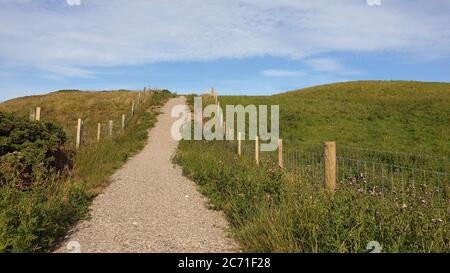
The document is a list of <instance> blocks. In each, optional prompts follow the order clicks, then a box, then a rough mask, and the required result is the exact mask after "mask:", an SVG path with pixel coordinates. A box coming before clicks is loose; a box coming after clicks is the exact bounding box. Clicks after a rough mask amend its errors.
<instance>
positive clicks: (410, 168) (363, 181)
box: [226, 140, 450, 208]
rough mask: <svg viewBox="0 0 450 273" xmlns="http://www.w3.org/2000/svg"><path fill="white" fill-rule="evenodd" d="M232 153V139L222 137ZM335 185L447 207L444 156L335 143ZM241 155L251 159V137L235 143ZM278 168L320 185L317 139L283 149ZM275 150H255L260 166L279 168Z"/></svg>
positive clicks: (449, 198)
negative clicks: (336, 144) (281, 161)
mask: <svg viewBox="0 0 450 273" xmlns="http://www.w3.org/2000/svg"><path fill="white" fill-rule="evenodd" d="M226 143H227V145H226V146H227V147H228V148H229V149H232V150H233V151H235V152H236V153H237V152H238V145H239V144H238V141H237V140H233V141H226ZM337 147H338V148H337V152H336V180H337V188H338V190H340V189H346V190H348V189H350V190H355V191H357V192H360V193H362V194H370V195H374V196H380V197H386V198H391V199H392V200H393V201H395V202H397V203H398V204H399V206H406V204H412V203H420V204H423V205H427V206H430V207H432V208H449V205H450V188H449V185H450V183H449V182H450V172H448V171H447V170H449V169H448V160H447V159H448V158H446V157H434V156H427V155H415V154H406V153H395V152H390V151H384V152H383V151H381V150H370V149H362V148H355V147H347V146H341V147H339V145H338V146H337ZM241 153H242V156H243V157H252V158H255V156H256V151H255V141H251V140H246V141H241ZM282 160H283V169H284V171H285V172H288V173H289V174H291V175H294V177H297V178H298V179H302V180H306V181H309V182H311V183H314V184H315V185H317V186H318V187H319V186H322V185H323V183H324V177H325V166H324V148H323V144H321V143H306V142H304V143H300V144H299V143H296V144H295V146H294V145H292V144H291V145H289V144H288V145H285V146H284V147H283V154H282ZM279 163H280V162H279V155H278V151H272V152H260V153H259V164H260V167H261V168H268V167H269V168H273V167H278V166H279Z"/></svg>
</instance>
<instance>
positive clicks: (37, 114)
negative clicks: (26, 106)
mask: <svg viewBox="0 0 450 273" xmlns="http://www.w3.org/2000/svg"><path fill="white" fill-rule="evenodd" d="M35 119H36V121H40V120H41V107H36V117H35Z"/></svg>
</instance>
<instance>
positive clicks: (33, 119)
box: [30, 109, 36, 121]
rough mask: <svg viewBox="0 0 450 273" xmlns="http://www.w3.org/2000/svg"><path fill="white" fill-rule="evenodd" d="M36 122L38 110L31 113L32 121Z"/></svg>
mask: <svg viewBox="0 0 450 273" xmlns="http://www.w3.org/2000/svg"><path fill="white" fill-rule="evenodd" d="M35 120H36V109H32V110H31V111H30V121H35Z"/></svg>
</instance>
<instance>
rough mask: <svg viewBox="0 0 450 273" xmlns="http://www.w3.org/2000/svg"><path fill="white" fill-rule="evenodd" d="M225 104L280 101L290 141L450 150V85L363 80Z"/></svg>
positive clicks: (225, 100) (437, 151)
mask: <svg viewBox="0 0 450 273" xmlns="http://www.w3.org/2000/svg"><path fill="white" fill-rule="evenodd" d="M220 100H221V102H222V103H223V104H244V105H246V104H267V105H273V104H277V105H280V133H281V137H282V138H283V139H285V140H286V141H287V142H290V143H294V144H295V143H296V142H301V141H304V142H317V143H320V142H323V141H330V140H335V141H337V143H339V144H341V145H351V146H358V147H365V148H371V149H385V150H391V151H396V152H407V153H427V154H439V155H450V145H449V143H450V126H449V124H450V107H449V105H450V84H448V83H423V82H395V81H393V82H381V81H364V82H348V83H337V84H329V85H323V86H317V87H312V88H306V89H302V90H297V91H292V92H288V93H283V94H278V95H274V96H268V97H237V96H236V97H227V96H224V97H221V98H220Z"/></svg>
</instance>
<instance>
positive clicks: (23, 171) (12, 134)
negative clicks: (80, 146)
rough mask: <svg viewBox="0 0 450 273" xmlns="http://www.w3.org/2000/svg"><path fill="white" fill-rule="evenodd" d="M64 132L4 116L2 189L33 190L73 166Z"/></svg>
mask: <svg viewBox="0 0 450 273" xmlns="http://www.w3.org/2000/svg"><path fill="white" fill-rule="evenodd" d="M65 141H66V135H65V133H64V131H63V130H62V129H61V128H60V127H58V126H56V125H54V124H51V123H40V122H31V121H28V120H27V119H25V118H22V117H18V116H16V115H14V114H11V113H3V112H0V186H4V185H11V186H13V187H16V188H19V189H29V188H30V187H31V186H32V185H33V184H34V183H36V182H38V181H44V180H45V178H46V177H49V176H50V175H51V174H54V173H56V172H60V171H62V170H63V168H64V167H65V166H66V165H67V164H69V161H70V160H69V159H68V158H69V157H68V156H67V154H68V153H65V152H64V150H63V148H62V146H63V145H64V143H65Z"/></svg>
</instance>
